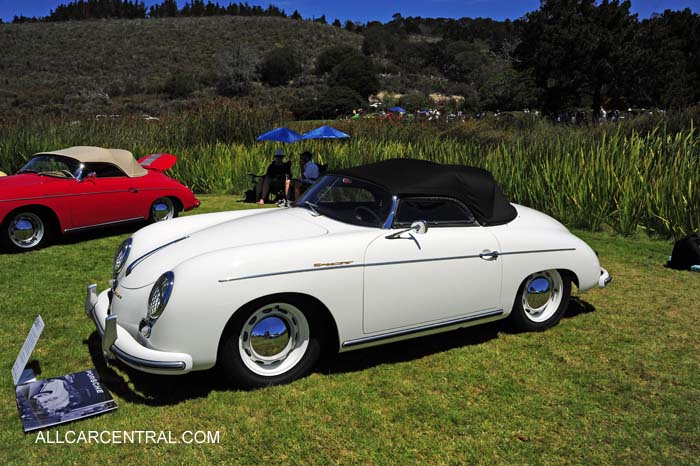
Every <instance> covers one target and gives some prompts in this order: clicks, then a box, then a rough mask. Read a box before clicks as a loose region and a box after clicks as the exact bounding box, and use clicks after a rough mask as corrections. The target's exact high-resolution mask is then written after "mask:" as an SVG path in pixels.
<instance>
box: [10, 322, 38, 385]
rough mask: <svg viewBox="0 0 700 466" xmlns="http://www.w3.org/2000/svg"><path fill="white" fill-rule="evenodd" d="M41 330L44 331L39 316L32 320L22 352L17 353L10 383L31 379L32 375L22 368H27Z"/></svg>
mask: <svg viewBox="0 0 700 466" xmlns="http://www.w3.org/2000/svg"><path fill="white" fill-rule="evenodd" d="M42 330H44V321H43V320H42V318H41V316H40V315H38V316H36V319H35V320H34V324H33V325H32V328H31V330H29V334H28V335H27V338H26V339H25V340H24V345H22V350H21V351H20V352H19V355H18V356H17V359H16V360H15V364H14V365H13V366H12V382H13V383H14V384H15V385H17V384H18V383H22V382H26V381H28V379H30V378H32V377H33V373H27V372H25V370H24V368H25V367H27V362H29V358H30V357H31V355H32V351H34V347H35V346H36V342H37V341H38V340H39V336H40V335H41V332H42ZM23 374H24V375H23ZM30 374H31V375H30Z"/></svg>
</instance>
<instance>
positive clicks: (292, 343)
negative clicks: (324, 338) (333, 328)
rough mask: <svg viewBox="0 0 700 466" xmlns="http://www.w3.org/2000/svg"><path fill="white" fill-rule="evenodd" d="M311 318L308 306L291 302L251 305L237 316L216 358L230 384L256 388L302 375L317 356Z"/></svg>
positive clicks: (316, 335)
mask: <svg viewBox="0 0 700 466" xmlns="http://www.w3.org/2000/svg"><path fill="white" fill-rule="evenodd" d="M315 315H316V310H315V308H314V306H312V304H311V303H310V302H308V301H306V300H303V299H298V298H292V297H287V298H284V299H279V300H275V299H273V300H268V301H264V302H261V301H258V302H253V303H251V304H250V305H248V306H246V307H245V308H244V309H241V310H240V311H238V312H237V313H236V315H234V318H233V321H232V322H231V325H229V327H228V329H227V334H226V335H225V337H224V341H223V345H222V349H221V353H220V361H221V363H222V368H223V370H224V372H225V373H226V376H227V377H228V379H229V380H230V381H231V383H232V384H234V385H236V386H240V387H243V388H259V387H265V386H269V385H277V384H283V383H288V382H291V381H293V380H296V379H298V378H300V377H303V376H304V375H306V374H307V373H308V372H309V371H310V370H311V369H312V368H313V366H314V365H315V364H316V362H317V361H318V358H319V356H320V354H321V346H322V344H321V340H320V336H321V334H322V332H321V331H320V329H319V328H318V326H317V324H316V322H318V319H315V318H314V317H315Z"/></svg>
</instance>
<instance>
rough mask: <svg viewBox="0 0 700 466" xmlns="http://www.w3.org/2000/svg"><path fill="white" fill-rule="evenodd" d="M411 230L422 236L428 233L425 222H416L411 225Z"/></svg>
mask: <svg viewBox="0 0 700 466" xmlns="http://www.w3.org/2000/svg"><path fill="white" fill-rule="evenodd" d="M411 230H414V231H415V232H416V233H417V234H419V235H424V234H426V233H427V232H428V224H427V223H425V220H417V221H415V222H413V223H411Z"/></svg>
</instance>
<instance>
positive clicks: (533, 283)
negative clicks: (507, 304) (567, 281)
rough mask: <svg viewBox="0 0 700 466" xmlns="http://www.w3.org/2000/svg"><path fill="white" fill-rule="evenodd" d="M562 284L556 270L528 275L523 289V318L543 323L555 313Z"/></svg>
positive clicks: (560, 298)
mask: <svg viewBox="0 0 700 466" xmlns="http://www.w3.org/2000/svg"><path fill="white" fill-rule="evenodd" d="M563 291H564V282H563V281H562V278H561V275H560V274H559V272H557V271H556V270H546V271H544V272H537V273H535V274H532V275H530V276H529V277H528V278H527V281H526V282H525V288H524V289H523V296H522V304H523V309H524V310H525V316H527V318H528V319H530V320H531V321H533V322H544V321H545V320H547V319H549V318H550V317H552V316H553V315H554V313H556V312H557V309H559V305H560V304H561V300H562V295H563Z"/></svg>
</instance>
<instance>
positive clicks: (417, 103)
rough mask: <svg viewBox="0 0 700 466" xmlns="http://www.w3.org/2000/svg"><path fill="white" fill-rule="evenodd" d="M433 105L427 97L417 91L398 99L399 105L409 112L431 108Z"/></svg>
mask: <svg viewBox="0 0 700 466" xmlns="http://www.w3.org/2000/svg"><path fill="white" fill-rule="evenodd" d="M434 104H435V102H433V99H431V98H430V96H429V95H427V94H424V93H422V92H418V91H414V92H410V93H408V94H404V95H402V96H401V97H400V98H399V105H400V106H401V107H403V108H405V109H406V110H408V111H409V112H415V111H418V110H424V109H427V108H432V107H433V105H434Z"/></svg>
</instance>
